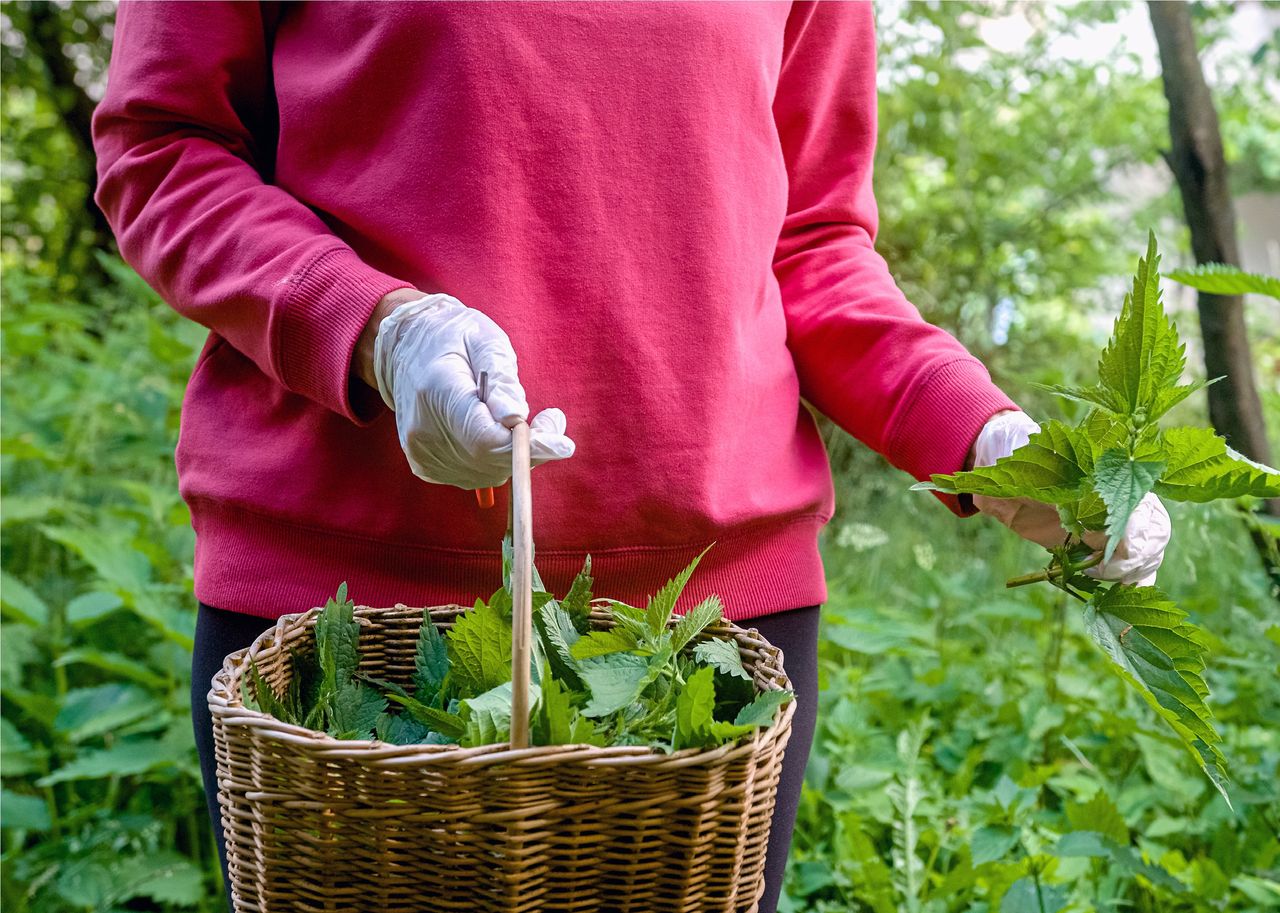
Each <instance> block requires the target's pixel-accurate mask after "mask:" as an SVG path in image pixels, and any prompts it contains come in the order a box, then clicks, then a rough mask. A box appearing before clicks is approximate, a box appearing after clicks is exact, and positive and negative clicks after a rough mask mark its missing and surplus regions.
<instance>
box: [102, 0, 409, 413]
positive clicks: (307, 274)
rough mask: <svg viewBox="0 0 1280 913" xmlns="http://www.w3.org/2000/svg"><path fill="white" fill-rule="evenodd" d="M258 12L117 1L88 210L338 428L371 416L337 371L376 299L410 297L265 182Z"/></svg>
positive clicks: (191, 311) (182, 298)
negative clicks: (336, 416) (94, 209)
mask: <svg viewBox="0 0 1280 913" xmlns="http://www.w3.org/2000/svg"><path fill="white" fill-rule="evenodd" d="M271 15H272V11H271V10H270V8H269V7H268V6H267V5H265V4H259V3H231V2H207V3H181V2H177V3H168V2H165V3H159V2H124V3H121V4H120V8H119V12H118V15H117V19H116V25H115V41H114V47H113V49H112V54H111V63H110V66H109V69H108V77H107V90H106V94H105V96H104V97H103V99H102V102H101V103H100V104H99V105H98V107H97V110H96V111H95V113H94V117H93V143H94V149H95V151H96V153H97V169H98V189H97V191H96V194H95V199H96V201H97V203H98V205H99V206H100V207H101V208H102V211H103V212H104V213H105V214H106V217H107V219H108V221H109V222H110V224H111V227H112V228H113V230H114V231H115V233H116V238H117V240H118V242H119V245H120V251H121V254H122V255H123V256H124V259H125V260H126V261H127V262H128V263H129V264H130V265H131V266H132V267H133V268H134V269H136V270H137V271H138V273H139V274H140V275H141V276H142V277H143V278H144V279H145V280H146V281H147V282H148V283H149V284H150V285H151V286H152V287H153V288H154V289H156V291H157V292H159V294H160V295H161V297H163V298H164V299H165V300H166V301H167V302H169V303H170V304H171V305H172V306H173V307H174V309H176V310H177V311H178V312H179V313H181V314H183V315H184V316H186V317H189V318H190V319H192V320H195V321H197V322H198V323H201V324H203V325H205V326H207V327H208V328H209V329H211V330H213V331H214V332H215V333H217V334H218V335H219V336H222V337H224V338H225V339H226V340H227V341H228V342H230V344H231V345H232V346H234V347H235V348H236V349H237V350H238V351H240V352H241V353H242V354H244V355H245V356H246V357H248V358H250V359H252V360H253V362H254V363H255V364H256V365H257V366H258V368H259V369H261V370H262V372H263V373H264V374H266V375H267V376H269V377H271V378H272V379H273V380H275V381H276V382H278V383H279V384H281V385H282V386H284V387H286V388H288V389H289V390H291V391H293V392H295V393H299V394H301V395H303V396H306V397H308V398H310V399H312V400H314V401H316V402H318V403H320V404H321V405H324V406H326V407H328V408H329V409H332V410H334V411H335V412H339V413H341V414H343V415H345V416H347V417H348V418H350V419H351V420H352V421H355V422H362V421H364V420H366V419H368V418H370V417H371V415H370V413H373V414H376V412H377V411H378V408H379V405H380V404H375V403H374V402H373V401H375V400H377V399H378V397H377V396H376V395H373V396H368V395H366V394H368V392H369V391H366V390H363V385H360V384H357V385H356V386H357V387H358V388H359V396H358V402H357V403H356V404H353V402H352V391H351V386H352V385H351V382H350V362H351V357H352V353H353V350H354V348H355V344H356V340H357V339H358V338H359V336H360V333H361V331H362V329H363V327H364V325H365V324H366V323H367V321H368V319H369V316H370V314H371V313H372V312H373V308H374V306H375V305H376V304H377V302H378V300H379V299H380V298H381V297H382V296H383V295H385V294H387V293H388V292H390V291H393V290H394V289H397V288H403V287H406V286H410V285H411V283H408V282H402V281H399V280H397V279H395V278H394V277H392V276H388V275H386V274H384V273H382V272H379V271H378V270H376V269H373V268H372V267H370V266H369V265H367V264H365V263H364V262H362V261H361V259H360V258H359V257H358V256H357V255H356V253H355V252H354V251H353V250H352V249H351V248H350V247H349V246H348V245H347V244H346V243H344V242H343V241H342V240H341V239H340V238H338V237H337V236H336V235H335V234H333V232H331V231H330V230H329V229H328V227H327V226H326V224H325V223H324V221H323V220H322V219H321V218H320V217H319V216H318V215H317V214H316V213H315V212H313V211H312V210H311V209H309V208H308V207H307V206H306V205H305V204H303V203H302V202H301V201H300V200H298V199H296V198H295V197H293V196H291V195H290V194H289V193H287V192H286V191H284V190H283V189H281V188H280V187H277V186H274V185H273V184H271V183H268V182H267V181H266V180H264V172H265V171H266V170H267V169H268V168H269V167H270V164H271V162H272V160H273V157H274V142H275V130H276V124H275V103H274V96H273V87H272V78H271V72H270V66H271V65H270V55H269V50H268V49H269V34H268V25H269V18H270V16H271Z"/></svg>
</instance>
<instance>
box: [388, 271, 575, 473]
mask: <svg viewBox="0 0 1280 913" xmlns="http://www.w3.org/2000/svg"><path fill="white" fill-rule="evenodd" d="M373 371H374V376H375V377H376V378H377V381H378V392H379V393H381V394H382V399H383V401H384V402H385V403H386V404H387V405H388V406H389V407H390V408H391V409H393V410H394V411H395V413H396V429H397V430H398V431H399V433H400V446H401V447H402V448H403V449H404V453H405V456H406V457H408V459H409V466H410V468H412V469H413V474H414V475H416V476H417V477H418V478H420V479H424V480H426V481H428V482H435V483H436V484H439V485H456V486H457V487H458V488H472V489H474V488H488V487H494V486H498V485H501V484H502V483H503V482H505V481H506V480H507V479H508V478H509V477H510V476H511V429H510V427H509V424H507V423H512V422H514V420H515V419H517V418H520V419H526V420H527V419H528V417H529V404H528V402H527V401H526V400H525V395H524V388H523V387H521V386H520V380H519V378H518V375H517V373H516V353H515V350H513V349H512V348H511V340H510V339H508V338H507V334H506V333H504V332H503V331H502V328H501V327H499V326H498V325H497V324H496V323H494V322H493V321H492V320H490V319H489V318H488V317H487V316H485V315H484V314H482V313H481V312H480V311H477V310H475V309H474V308H469V307H467V306H466V305H464V304H463V303H462V302H461V301H459V300H458V299H457V298H454V297H452V296H450V295H426V296H424V297H422V298H419V299H417V300H415V301H409V302H407V303H405V304H402V305H400V306H399V307H397V308H396V309H395V310H393V311H392V312H391V313H390V314H388V315H387V316H386V317H385V318H383V320H382V322H381V323H380V324H379V325H378V335H377V339H376V340H375V342H374V346H373ZM481 371H487V372H488V374H489V385H488V391H487V394H488V395H487V398H486V402H481V401H480V390H479V378H480V372H481ZM529 429H530V435H529V443H530V454H531V456H532V458H533V459H532V461H533V465H535V466H537V465H538V464H540V463H545V462H547V461H549V460H563V459H566V458H567V457H571V456H573V451H574V444H573V441H572V440H570V439H569V438H568V437H566V436H565V433H564V432H565V417H564V413H563V412H561V411H560V410H559V409H544V410H543V411H541V412H539V413H538V414H537V416H535V417H534V419H533V421H532V422H530V423H529Z"/></svg>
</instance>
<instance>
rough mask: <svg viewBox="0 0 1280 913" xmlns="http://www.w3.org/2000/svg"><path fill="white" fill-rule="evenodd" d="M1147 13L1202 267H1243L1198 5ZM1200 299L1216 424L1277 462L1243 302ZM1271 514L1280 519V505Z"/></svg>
mask: <svg viewBox="0 0 1280 913" xmlns="http://www.w3.org/2000/svg"><path fill="white" fill-rule="evenodd" d="M1147 9H1148V10H1149V11H1150V14H1151V25H1152V27H1153V28H1154V30H1155V34H1156V44H1157V45H1159V48H1160V68H1161V72H1162V74H1163V76H1164V94H1165V97H1166V98H1167V99H1168V100H1169V136H1170V139H1171V141H1172V148H1171V150H1170V152H1169V153H1168V154H1167V155H1166V156H1165V158H1166V160H1167V161H1168V163H1169V167H1170V168H1171V169H1172V170H1173V176H1174V178H1175V179H1176V180H1177V182H1178V190H1179V191H1181V194H1182V208H1183V210H1184V211H1185V213H1186V218H1187V224H1188V225H1189V226H1190V228H1191V250H1192V253H1194V254H1195V258H1196V262H1197V263H1227V264H1230V265H1232V266H1241V263H1240V250H1239V246H1238V244H1237V242H1236V212H1235V205H1234V203H1233V202H1232V199H1231V188H1230V186H1229V184H1228V181H1227V162H1226V157H1225V156H1224V154H1223V151H1222V133H1221V131H1220V129H1219V127H1218V112H1217V109H1216V108H1214V105H1213V96H1212V95H1210V93H1209V86H1208V84H1207V83H1206V82H1205V79H1204V71H1203V70H1202V69H1201V67H1200V56H1199V53H1198V52H1197V50H1196V37H1195V32H1194V31H1193V30H1192V27H1191V5H1190V4H1189V3H1185V2H1182V0H1149V2H1148V3H1147ZM1198 294H1199V299H1198V301H1199V312H1200V332H1201V334H1202V335H1203V337H1204V365H1205V371H1206V373H1207V375H1208V376H1209V377H1225V378H1226V379H1225V380H1222V381H1219V382H1218V383H1216V384H1214V385H1213V386H1211V387H1209V389H1208V395H1209V419H1210V421H1212V422H1213V426H1214V428H1216V429H1217V430H1218V432H1219V433H1220V434H1221V435H1222V436H1223V437H1225V438H1226V439H1227V441H1228V443H1230V444H1231V446H1232V447H1234V448H1235V449H1236V450H1238V451H1240V452H1241V453H1243V454H1244V455H1245V456H1247V457H1250V458H1252V459H1254V460H1257V461H1259V462H1262V463H1268V464H1270V462H1271V448H1270V447H1269V446H1268V443H1267V429H1266V424H1265V421H1264V419H1263V414H1262V402H1261V400H1260V399H1259V398H1258V388H1257V384H1256V382H1255V381H1254V372H1253V359H1252V357H1251V355H1250V353H1249V337H1248V334H1247V332H1246V329H1245V322H1244V300H1243V298H1242V297H1241V296H1240V295H1210V294H1208V293H1206V292H1200V293H1198ZM1267 508H1268V512H1269V513H1272V514H1275V515H1277V516H1280V501H1271V502H1269V503H1268V505H1267Z"/></svg>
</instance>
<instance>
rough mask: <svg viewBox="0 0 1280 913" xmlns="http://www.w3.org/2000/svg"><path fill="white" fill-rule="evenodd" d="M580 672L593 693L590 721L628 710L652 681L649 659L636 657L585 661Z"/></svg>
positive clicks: (614, 655) (626, 655)
mask: <svg viewBox="0 0 1280 913" xmlns="http://www.w3.org/2000/svg"><path fill="white" fill-rule="evenodd" d="M585 639H586V638H583V640H585ZM581 642H582V641H579V643H581ZM579 669H580V670H581V672H580V674H581V676H582V681H583V682H584V683H585V684H586V686H587V688H588V689H590V691H591V700H590V701H588V702H587V706H586V707H584V708H583V709H582V712H583V714H585V715H586V716H589V717H597V718H598V717H602V716H608V715H609V714H611V713H616V712H617V711H619V710H621V709H622V708H623V707H626V706H627V705H628V704H630V703H632V702H633V701H634V700H636V698H638V697H639V696H640V691H641V689H642V688H643V687H644V686H645V684H647V682H648V681H649V680H650V678H649V672H650V670H649V661H648V659H646V658H645V657H643V656H637V655H636V654H634V653H610V654H608V655H607V656H592V657H590V658H588V659H584V660H582V661H581V663H579ZM707 671H708V672H710V671H711V670H710V669H708V670H707Z"/></svg>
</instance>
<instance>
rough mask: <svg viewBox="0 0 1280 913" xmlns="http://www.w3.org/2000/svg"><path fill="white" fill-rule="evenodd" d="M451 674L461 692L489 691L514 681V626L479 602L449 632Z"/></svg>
mask: <svg viewBox="0 0 1280 913" xmlns="http://www.w3.org/2000/svg"><path fill="white" fill-rule="evenodd" d="M446 639H447V640H448V645H449V663H450V665H449V673H450V675H451V676H452V677H453V681H454V683H455V684H456V685H457V687H458V688H459V690H461V691H470V692H482V691H488V690H489V689H490V688H494V687H496V686H497V685H500V684H502V683H503V682H504V681H510V680H511V624H510V622H509V620H508V618H506V617H504V616H503V614H502V612H501V609H500V608H495V607H494V606H493V605H492V604H491V603H484V602H482V601H480V600H477V601H476V604H475V606H474V607H473V608H472V609H471V611H469V612H463V613H462V614H461V615H459V616H458V619H457V621H455V622H454V623H453V629H452V630H451V631H449V634H448V637H447V638H446Z"/></svg>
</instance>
